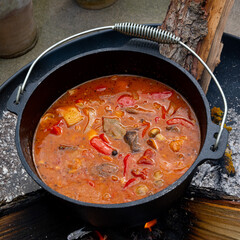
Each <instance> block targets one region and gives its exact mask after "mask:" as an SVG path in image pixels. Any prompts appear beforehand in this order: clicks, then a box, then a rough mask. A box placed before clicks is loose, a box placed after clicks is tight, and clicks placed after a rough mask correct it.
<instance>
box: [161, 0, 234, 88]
mask: <svg viewBox="0 0 240 240" xmlns="http://www.w3.org/2000/svg"><path fill="white" fill-rule="evenodd" d="M233 3H234V0H208V1H207V0H181V1H179V0H171V3H170V5H169V8H168V11H167V14H166V17H165V20H164V21H163V24H162V25H161V27H160V28H161V29H166V30H167V31H169V32H172V33H174V34H175V35H177V36H179V37H181V40H182V41H183V42H184V43H185V44H187V45H188V46H189V47H190V48H192V49H193V50H194V51H195V52H196V53H197V54H198V55H200V57H201V58H202V59H203V60H204V61H205V62H206V63H207V64H208V65H209V67H210V69H211V70H212V71H213V70H214V68H215V67H216V65H217V64H218V63H219V62H220V54H221V51H222V47H223V45H222V43H221V38H222V34H223V30H224V27H225V23H226V20H227V17H228V15H229V13H230V10H231V8H232V5H233ZM159 51H160V53H161V54H162V55H164V56H166V57H168V58H170V59H172V60H173V61H175V62H177V63H179V64H180V65H181V66H182V67H184V68H185V69H186V70H188V71H189V72H190V73H191V74H192V75H193V76H194V77H195V78H196V79H198V80H200V79H201V80H200V84H201V85H202V87H203V90H204V91H205V92H207V89H208V85H209V82H210V79H211V77H210V76H209V75H208V73H207V72H206V71H205V70H204V68H203V66H202V65H201V63H199V62H198V61H197V59H196V58H193V56H192V55H191V54H189V52H188V51H187V50H186V49H184V48H182V47H180V46H178V45H160V47H159Z"/></svg>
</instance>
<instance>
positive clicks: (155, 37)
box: [15, 23, 228, 150]
mask: <svg viewBox="0 0 240 240" xmlns="http://www.w3.org/2000/svg"><path fill="white" fill-rule="evenodd" d="M109 29H112V30H115V31H118V32H120V33H123V34H126V35H129V36H133V37H137V38H142V39H147V40H151V41H154V42H157V43H165V44H180V45H181V46H183V47H184V48H186V49H187V50H188V51H189V52H191V53H192V54H193V55H194V56H195V57H196V58H197V59H198V60H199V61H200V62H201V63H202V64H203V66H204V67H205V68H206V70H207V71H208V73H209V74H210V75H211V77H212V78H213V80H214V82H215V83H216V85H217V87H218V90H219V92H220V94H221V96H222V98H223V103H224V111H223V119H222V123H221V125H220V129H219V132H218V135H217V138H216V142H215V144H214V146H213V150H216V149H217V147H218V144H219V141H220V138H221V135H222V131H223V128H224V124H225V122H226V118H227V111H228V106H227V100H226V97H225V95H224V92H223V90H222V88H221V86H220V84H219V82H218V80H217V79H216V77H215V76H214V74H213V73H212V71H211V70H210V68H209V67H208V66H207V65H206V63H205V62H204V61H203V60H202V59H201V58H200V57H199V56H198V55H197V54H196V53H195V52H194V51H193V50H192V49H191V48H189V47H188V46H187V45H185V44H184V43H183V42H181V40H180V37H177V36H175V35H174V34H172V33H170V32H168V31H165V30H161V29H157V28H155V27H150V26H146V25H141V24H136V23H116V24H115V25H113V26H105V27H99V28H94V29H90V30H87V31H84V32H80V33H77V34H74V35H72V36H70V37H68V38H65V39H63V40H61V41H59V42H57V43H55V44H54V45H52V46H51V47H49V48H48V49H46V50H45V51H44V52H43V53H41V54H40V55H39V56H38V57H37V58H36V59H35V61H34V62H33V63H32V65H31V67H30V68H29V70H28V72H27V75H26V77H25V79H24V81H23V83H22V84H21V85H20V86H19V88H18V92H17V96H16V101H15V103H16V104H18V103H19V100H20V95H21V94H23V92H24V89H25V86H26V83H27V80H28V78H29V75H30V73H31V71H32V69H33V67H34V66H35V65H36V63H37V62H38V60H39V59H40V58H41V57H42V56H43V55H45V54H46V53H47V52H49V51H50V50H52V49H53V48H55V47H57V46H59V45H61V44H62V43H64V42H67V41H69V40H71V39H73V38H76V37H79V36H83V35H86V34H89V33H93V32H98V31H102V30H109Z"/></svg>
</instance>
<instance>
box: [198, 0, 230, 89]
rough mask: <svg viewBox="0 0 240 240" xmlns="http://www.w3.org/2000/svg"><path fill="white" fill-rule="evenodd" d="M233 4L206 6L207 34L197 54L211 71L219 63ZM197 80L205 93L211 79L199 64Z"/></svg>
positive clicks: (223, 1) (224, 0)
mask: <svg viewBox="0 0 240 240" xmlns="http://www.w3.org/2000/svg"><path fill="white" fill-rule="evenodd" d="M233 4H234V0H217V1H216V0H215V1H214V0H212V1H209V2H208V3H207V5H206V11H207V12H208V13H209V16H208V34H207V36H206V37H205V38H204V40H203V43H202V47H201V48H200V50H199V53H198V54H199V56H200V57H201V58H202V59H203V60H204V61H205V62H206V63H207V65H208V66H209V68H210V69H211V70H212V71H214V69H215V67H216V66H217V65H218V64H219V63H220V56H221V52H222V48H223V44H222V43H221V39H222V35H223V31H224V28H225V25H226V21H227V18H228V16H229V13H230V11H231V9H232V6H233ZM197 79H199V80H200V84H201V86H202V88H203V91H204V92H205V93H206V92H207V90H208V86H209V84H210V80H211V77H210V75H209V74H208V72H207V71H206V70H205V69H204V68H203V66H202V64H200V63H198V76H197Z"/></svg>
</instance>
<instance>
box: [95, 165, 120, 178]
mask: <svg viewBox="0 0 240 240" xmlns="http://www.w3.org/2000/svg"><path fill="white" fill-rule="evenodd" d="M96 170H97V174H98V175H100V176H101V177H109V176H111V175H114V174H116V173H117V172H118V166H117V165H115V164H112V163H102V164H100V165H98V166H97V167H96Z"/></svg>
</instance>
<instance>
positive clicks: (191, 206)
mask: <svg viewBox="0 0 240 240" xmlns="http://www.w3.org/2000/svg"><path fill="white" fill-rule="evenodd" d="M184 209H186V210H187V211H188V212H189V213H190V215H191V216H192V217H191V224H190V231H189V236H188V239H194V240H197V239H209V240H211V239H220V240H228V239H233V240H234V239H236V240H237V239H240V202H233V201H226V200H209V199H200V198H196V199H191V200H190V199H186V201H185V203H184Z"/></svg>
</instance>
